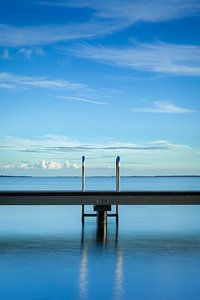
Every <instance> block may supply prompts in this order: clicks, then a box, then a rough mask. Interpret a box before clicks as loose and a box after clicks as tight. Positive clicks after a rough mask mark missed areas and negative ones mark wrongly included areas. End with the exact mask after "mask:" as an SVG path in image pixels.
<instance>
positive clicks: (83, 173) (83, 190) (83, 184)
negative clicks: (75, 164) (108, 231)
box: [82, 156, 85, 224]
mask: <svg viewBox="0 0 200 300" xmlns="http://www.w3.org/2000/svg"><path fill="white" fill-rule="evenodd" d="M82 192H85V156H82ZM84 220H85V208H84V205H83V204H82V224H84Z"/></svg>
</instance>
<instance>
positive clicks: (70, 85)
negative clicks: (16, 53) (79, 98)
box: [0, 72, 89, 91]
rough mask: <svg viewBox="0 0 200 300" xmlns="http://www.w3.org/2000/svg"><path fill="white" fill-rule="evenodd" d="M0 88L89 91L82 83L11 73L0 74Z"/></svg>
mask: <svg viewBox="0 0 200 300" xmlns="http://www.w3.org/2000/svg"><path fill="white" fill-rule="evenodd" d="M0 88H7V89H29V88H44V89H67V90H83V91H87V90H89V88H88V86H87V85H85V84H82V83H77V82H71V81H67V80H62V79H49V78H45V77H30V76H20V75H16V74H13V73H5V72H2V73H0Z"/></svg>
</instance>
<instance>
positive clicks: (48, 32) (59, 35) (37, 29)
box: [0, 21, 120, 47]
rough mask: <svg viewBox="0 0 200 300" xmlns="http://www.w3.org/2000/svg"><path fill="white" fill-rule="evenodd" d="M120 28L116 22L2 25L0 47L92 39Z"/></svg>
mask: <svg viewBox="0 0 200 300" xmlns="http://www.w3.org/2000/svg"><path fill="white" fill-rule="evenodd" d="M119 28H120V25H119V24H118V23H117V22H116V21H107V22H106V23H105V24H104V23H103V22H99V21H97V22H88V23H87V22H86V23H81V24H80V23H75V24H69V25H64V26H61V25H49V26H47V25H43V26H32V27H31V26H29V27H28V26H26V27H15V26H10V25H7V24H0V46H3V47H24V46H41V45H49V44H54V43H59V42H65V41H70V40H77V39H91V38H94V37H97V36H103V35H105V34H108V33H112V32H113V31H116V30H118V29H119Z"/></svg>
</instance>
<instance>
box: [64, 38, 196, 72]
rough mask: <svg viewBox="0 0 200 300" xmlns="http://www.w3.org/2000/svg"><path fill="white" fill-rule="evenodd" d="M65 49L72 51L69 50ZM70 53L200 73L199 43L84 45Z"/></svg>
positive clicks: (132, 66)
mask: <svg viewBox="0 0 200 300" xmlns="http://www.w3.org/2000/svg"><path fill="white" fill-rule="evenodd" d="M62 51H63V52H67V53H69V50H68V49H65V50H64V49H63V50H62ZM70 53H73V54H74V55H76V56H79V57H83V58H88V59H93V60H95V61H100V62H103V63H106V64H110V65H112V66H117V67H122V68H129V69H136V70H140V71H148V72H154V73H161V74H171V75H179V76H182V75H186V76H187V75H188V76H191V75H192V76H199V75H200V47H199V46H191V45H177V44H166V43H155V44H136V45H133V46H131V47H127V48H106V47H101V46H98V47H97V46H96V47H95V46H89V45H84V46H81V47H79V48H74V49H71V51H70Z"/></svg>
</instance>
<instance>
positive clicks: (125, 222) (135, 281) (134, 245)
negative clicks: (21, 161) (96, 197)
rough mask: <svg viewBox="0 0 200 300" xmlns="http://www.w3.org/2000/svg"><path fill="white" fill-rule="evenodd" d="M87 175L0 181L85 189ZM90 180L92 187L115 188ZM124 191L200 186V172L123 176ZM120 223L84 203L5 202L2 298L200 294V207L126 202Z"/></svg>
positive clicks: (0, 215)
mask: <svg viewBox="0 0 200 300" xmlns="http://www.w3.org/2000/svg"><path fill="white" fill-rule="evenodd" d="M80 185H81V179H80V178H31V177H30V178H15V177H10V178H4V177H1V178H0V190H11V189H12V190H16V189H18V190H21V189H22V190H28V189H30V190H34V189H36V190H61V189H62V190H78V189H79V190H80ZM114 188H115V178H112V177H109V178H105V177H101V178H88V179H87V189H90V190H91V189H98V190H99V189H107V190H108V189H111V190H112V189H114ZM121 189H123V190H183V189H184V190H200V177H154V178H150V177H140V178H139V177H130V178H122V182H121ZM87 210H88V211H89V210H90V208H89V207H87ZM119 214H120V216H119V227H118V229H117V228H116V224H115V220H114V218H111V219H109V220H108V228H107V234H105V233H106V232H105V233H104V236H103V237H102V236H99V234H98V232H97V226H96V220H95V218H88V219H87V220H86V222H85V226H84V227H82V225H81V208H80V207H79V206H17V207H14V206H10V207H8V206H2V207H0V299H3V300H7V299H9V300H10V299H17V300H18V299H19V300H29V299H50V300H51V299H52V300H54V299H58V300H60V299H66V300H68V299H69V300H70V299H97V300H98V299H152V300H157V299H159V300H160V299H162V300H163V299H174V300H175V299H176V300H179V299H181V300H184V299H197V300H198V299H200V285H199V278H200V206H120V207H119Z"/></svg>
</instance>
